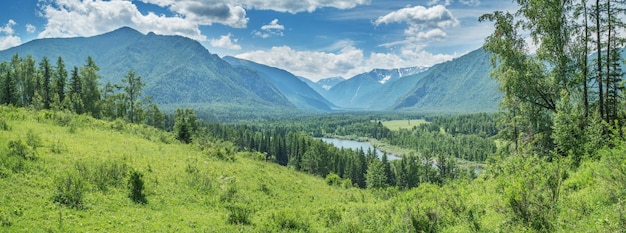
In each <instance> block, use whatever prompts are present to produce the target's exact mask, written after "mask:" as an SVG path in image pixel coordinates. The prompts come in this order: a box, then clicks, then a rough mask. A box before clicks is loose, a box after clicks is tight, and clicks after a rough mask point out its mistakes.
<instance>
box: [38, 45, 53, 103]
mask: <svg viewBox="0 0 626 233" xmlns="http://www.w3.org/2000/svg"><path fill="white" fill-rule="evenodd" d="M39 74H40V79H41V86H40V89H39V95H40V96H41V98H42V103H43V108H44V109H50V104H51V103H52V93H53V89H52V68H51V67H50V61H49V60H48V58H47V57H43V58H42V59H41V62H40V63H39Z"/></svg>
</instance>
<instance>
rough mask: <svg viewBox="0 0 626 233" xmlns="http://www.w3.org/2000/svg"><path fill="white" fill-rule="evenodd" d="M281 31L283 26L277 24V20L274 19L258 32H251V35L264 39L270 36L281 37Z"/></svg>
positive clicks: (283, 28)
mask: <svg viewBox="0 0 626 233" xmlns="http://www.w3.org/2000/svg"><path fill="white" fill-rule="evenodd" d="M283 30H285V26H283V25H280V24H278V19H274V20H272V22H270V24H267V25H263V26H261V30H260V31H257V30H254V31H252V34H253V35H255V36H258V37H261V38H264V39H265V38H268V37H271V36H283V35H284V34H283Z"/></svg>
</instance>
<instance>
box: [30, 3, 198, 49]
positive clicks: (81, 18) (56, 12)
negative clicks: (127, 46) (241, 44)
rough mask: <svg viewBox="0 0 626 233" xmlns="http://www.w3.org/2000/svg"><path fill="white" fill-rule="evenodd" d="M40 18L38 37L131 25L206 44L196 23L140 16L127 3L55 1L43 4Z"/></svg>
mask: <svg viewBox="0 0 626 233" xmlns="http://www.w3.org/2000/svg"><path fill="white" fill-rule="evenodd" d="M41 15H42V16H43V17H44V18H46V19H47V23H46V24H45V28H44V30H43V31H42V32H41V33H39V37H40V38H48V37H74V36H93V35H97V34H101V33H104V32H108V31H112V30H115V29H117V28H119V27H122V26H131V27H133V28H135V29H137V30H139V31H141V32H143V33H147V32H155V33H158V34H175V35H181V36H186V37H189V38H192V39H196V40H200V41H205V40H206V36H204V35H202V34H201V33H200V29H199V27H198V26H199V24H198V23H197V22H195V21H193V20H189V19H187V18H184V17H182V16H173V17H168V16H164V15H156V14H155V13H153V12H149V13H147V14H142V13H141V12H140V11H139V10H138V9H137V6H136V5H134V4H133V3H132V2H130V1H102V0H90V1H81V0H63V1H61V0H57V1H56V2H54V4H50V3H49V2H47V4H43V5H42V8H41Z"/></svg>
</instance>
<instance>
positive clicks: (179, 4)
mask: <svg viewBox="0 0 626 233" xmlns="http://www.w3.org/2000/svg"><path fill="white" fill-rule="evenodd" d="M169 8H170V10H171V11H173V12H176V13H179V14H182V15H184V16H185V18H186V19H189V20H191V21H194V22H196V23H198V24H201V25H211V24H213V23H220V24H224V25H227V26H231V27H234V28H245V27H246V25H247V24H248V18H247V17H246V10H245V9H243V7H242V6H239V5H234V4H228V3H223V2H216V3H211V4H207V2H206V1H176V2H173V3H172V4H171V5H169Z"/></svg>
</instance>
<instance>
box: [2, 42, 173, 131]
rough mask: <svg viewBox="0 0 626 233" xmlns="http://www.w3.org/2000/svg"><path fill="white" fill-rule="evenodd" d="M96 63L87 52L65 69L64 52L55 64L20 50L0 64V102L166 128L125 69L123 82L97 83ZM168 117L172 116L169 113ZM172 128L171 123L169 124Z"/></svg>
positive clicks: (164, 119) (136, 80) (161, 116)
mask: <svg viewBox="0 0 626 233" xmlns="http://www.w3.org/2000/svg"><path fill="white" fill-rule="evenodd" d="M99 70H100V68H99V67H98V65H96V62H95V61H94V60H93V59H92V58H91V57H90V56H89V57H87V59H86V60H85V64H84V65H83V66H81V67H77V66H74V67H72V68H71V69H70V70H69V71H68V70H67V68H66V67H65V63H64V62H63V58H62V57H58V58H57V59H56V63H55V64H52V62H51V61H50V60H49V59H48V58H47V57H43V58H42V59H41V61H39V63H37V61H35V59H33V57H32V56H30V55H28V56H26V57H25V58H22V57H20V56H19V55H18V54H15V55H13V56H12V58H11V60H10V61H9V62H6V61H5V62H2V63H0V89H1V90H2V91H0V104H5V105H13V106H17V107H30V108H34V109H36V110H42V109H52V110H68V111H72V112H75V113H77V114H88V115H91V116H93V117H95V118H101V119H109V120H112V119H125V120H127V121H129V122H131V123H145V124H147V125H150V126H154V127H156V128H160V129H165V128H166V126H167V124H166V122H171V121H172V120H171V119H170V120H168V119H167V118H168V116H166V115H165V114H164V113H162V112H161V111H160V110H159V108H158V106H157V105H156V104H154V103H151V102H150V98H142V92H141V91H142V88H143V87H144V86H145V84H144V83H143V82H142V81H141V77H140V76H137V75H135V72H133V71H128V73H127V75H126V76H125V77H123V78H122V84H111V83H107V84H106V85H105V86H104V88H101V87H100V83H99V80H100V78H101V77H100V75H99V74H98V71H99ZM170 118H171V117H170ZM169 125H170V127H171V125H172V124H171V123H170V124H169Z"/></svg>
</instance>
